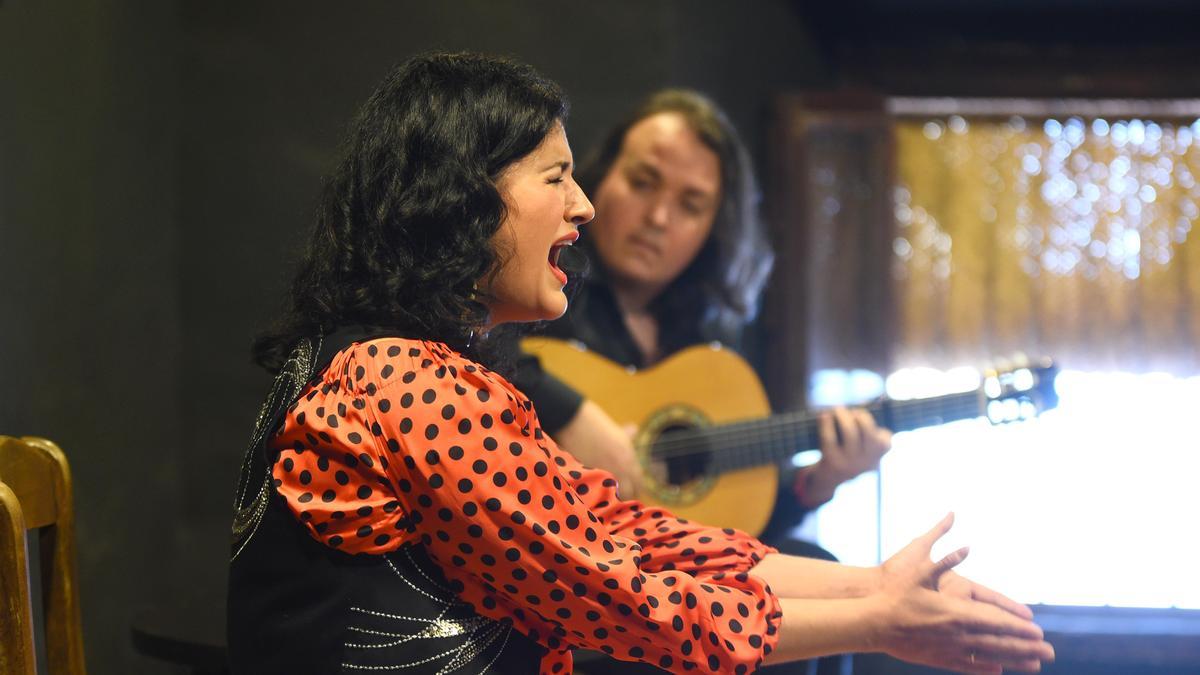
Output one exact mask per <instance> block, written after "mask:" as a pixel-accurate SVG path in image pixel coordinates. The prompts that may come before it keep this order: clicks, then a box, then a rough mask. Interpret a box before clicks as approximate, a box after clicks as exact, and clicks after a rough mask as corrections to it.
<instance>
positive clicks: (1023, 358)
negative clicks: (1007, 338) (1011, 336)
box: [1012, 352, 1029, 368]
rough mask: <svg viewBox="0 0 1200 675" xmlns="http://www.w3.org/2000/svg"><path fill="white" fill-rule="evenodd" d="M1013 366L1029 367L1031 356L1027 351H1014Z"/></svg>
mask: <svg viewBox="0 0 1200 675" xmlns="http://www.w3.org/2000/svg"><path fill="white" fill-rule="evenodd" d="M1012 367H1013V368H1028V367H1029V357H1028V356H1027V355H1026V354H1025V352H1013V356H1012Z"/></svg>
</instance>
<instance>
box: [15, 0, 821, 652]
mask: <svg viewBox="0 0 1200 675" xmlns="http://www.w3.org/2000/svg"><path fill="white" fill-rule="evenodd" d="M751 10H752V11H751ZM428 49H471V50H477V51H487V52H495V53H505V54H510V55H512V56H515V57H516V58H518V59H521V60H524V61H527V62H529V63H531V64H533V65H534V66H536V67H537V68H539V69H540V70H541V71H542V72H543V73H545V74H546V75H548V76H550V77H552V78H554V79H556V80H558V81H559V82H560V83H561V84H562V85H563V87H564V88H565V89H566V90H567V92H568V93H569V94H570V96H571V98H572V101H573V112H572V117H571V122H570V124H569V127H568V128H569V134H570V136H571V139H572V141H573V145H574V148H575V151H576V153H577V154H581V153H582V152H584V151H585V150H586V148H587V146H588V145H589V144H590V143H591V142H593V141H594V140H596V138H597V136H598V135H599V134H600V133H601V131H602V130H603V128H604V127H605V126H606V125H607V124H609V123H611V122H612V121H613V120H614V119H615V118H616V117H618V116H619V115H620V114H621V113H623V112H624V111H625V110H626V109H627V108H628V107H629V106H630V105H631V104H632V103H633V102H634V101H635V100H636V98H637V97H639V96H641V95H643V94H645V93H647V92H648V91H650V90H653V89H655V88H657V87H661V86H665V85H672V84H676V85H687V86H694V87H698V88H701V89H704V90H707V91H708V92H709V93H711V94H712V95H713V96H714V97H716V98H717V99H718V100H719V101H721V102H722V103H723V104H725V106H726V107H727V108H728V109H729V111H730V113H731V115H732V117H733V118H734V121H735V122H736V123H737V124H738V125H739V126H740V127H741V128H742V130H743V133H744V134H745V136H746V137H747V139H748V140H749V141H750V142H751V143H752V145H754V147H755V149H756V150H757V151H758V154H759V157H760V159H761V156H762V150H763V147H762V145H763V143H764V140H763V139H764V138H765V131H764V129H763V122H764V120H765V115H766V111H767V110H768V104H769V101H770V97H771V96H772V95H773V93H774V92H776V91H777V90H779V89H785V88H796V87H804V86H810V85H813V84H816V83H820V82H821V81H822V78H823V77H824V74H823V73H824V65H823V64H822V61H821V58H820V56H819V54H818V53H817V52H816V51H815V50H814V48H813V41H812V39H811V36H810V35H809V34H808V32H807V30H806V28H805V23H804V21H803V20H802V18H801V17H800V16H799V14H798V13H797V12H796V10H795V9H794V7H793V4H792V3H790V2H787V1H785V0H764V1H762V2H757V3H754V4H753V5H745V4H743V3H730V2H724V1H723V0H704V1H698V0H657V1H654V2H644V1H642V0H622V1H620V2H605V3H559V4H551V3H544V2H533V1H516V0H510V1H506V2H494V1H490V0H469V1H463V2H440V3H431V2H430V3H427V2H371V3H366V2H360V3H354V4H352V5H341V4H339V5H333V4H329V3H323V4H317V3H315V2H314V3H297V2H255V3H241V2H238V3H235V2H199V1H197V2H154V1H152V0H144V1H140V2H102V1H101V0H62V1H61V2H58V3H39V2H35V1H34V0H0V78H2V80H0V97H2V98H0V270H2V274H3V277H2V278H3V280H4V284H3V286H0V317H3V318H2V319H0V321H3V324H2V326H0V374H3V379H2V380H0V381H2V382H3V384H2V385H0V433H7V434H40V435H45V436H48V437H50V438H53V439H55V440H57V441H59V442H60V443H61V444H62V445H63V446H64V448H65V449H66V451H67V453H68V455H69V457H70V458H71V461H72V464H73V469H74V472H75V485H76V500H77V506H78V509H79V551H80V571H81V580H80V583H81V587H82V593H83V603H84V605H83V606H84V622H85V625H84V629H85V632H86V642H87V651H88V661H89V666H90V668H91V670H92V672H96V673H127V672H138V673H153V672H173V671H171V670H169V669H167V668H165V667H164V666H161V665H158V664H156V663H155V662H153V661H150V660H147V659H145V658H144V657H140V656H138V655H136V654H134V652H133V650H132V648H131V646H130V640H129V623H130V620H131V618H132V616H133V614H134V612H135V609H136V608H138V607H139V606H144V605H147V604H150V603H152V602H155V601H159V602H161V601H163V599H164V598H167V597H171V596H173V595H176V594H179V593H185V594H192V595H194V594H196V593H197V592H200V593H204V592H208V593H209V594H210V595H211V594H212V593H214V592H219V590H220V588H221V584H222V583H223V577H224V569H225V560H226V553H227V543H226V542H227V530H228V519H229V508H230V503H231V496H232V487H233V481H234V477H235V472H236V468H237V465H238V462H239V459H240V456H241V452H242V444H243V443H244V441H245V437H246V435H247V434H248V433H249V428H250V424H251V422H252V418H253V416H254V413H255V411H256V410H257V406H258V404H259V401H260V398H261V396H262V395H263V394H264V388H265V386H266V377H265V375H263V374H261V373H260V372H259V371H257V370H256V369H255V368H254V367H253V366H251V365H250V363H249V359H248V356H247V349H248V346H249V343H250V339H251V337H252V335H253V334H254V332H255V331H256V330H258V329H260V328H262V327H263V326H264V325H265V324H266V322H267V321H268V319H269V317H270V316H272V315H273V313H274V311H275V309H276V308H277V307H278V306H279V304H280V301H281V294H282V290H283V286H284V280H285V277H286V273H287V270H288V269H289V264H290V262H291V260H292V252H293V251H294V250H295V244H296V243H297V241H298V239H299V236H300V234H301V233H302V232H303V231H304V229H305V228H306V227H307V225H308V222H309V214H310V211H311V209H312V206H313V204H314V200H315V197H316V194H317V192H318V190H319V187H320V179H321V176H322V175H323V174H324V173H325V172H326V171H327V170H329V168H330V167H331V165H332V163H333V161H334V157H335V155H336V146H337V142H338V138H339V135H340V133H341V130H342V129H343V128H344V126H345V124H346V123H347V121H348V120H349V118H350V117H351V115H352V114H353V112H354V110H355V108H356V106H357V105H358V104H359V103H360V102H361V101H362V100H364V99H365V98H366V96H367V95H368V94H369V93H370V91H371V89H372V87H373V86H374V85H375V83H377V82H378V81H379V80H380V79H381V78H382V77H383V75H384V74H385V73H386V72H387V70H388V68H389V67H390V66H391V65H392V64H394V63H396V62H398V61H400V60H402V59H404V58H405V57H407V56H409V55H411V54H413V53H416V52H419V51H423V50H428ZM207 589H214V590H211V591H209V590H207Z"/></svg>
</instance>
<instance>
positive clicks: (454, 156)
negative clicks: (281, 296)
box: [253, 54, 567, 372]
mask: <svg viewBox="0 0 1200 675" xmlns="http://www.w3.org/2000/svg"><path fill="white" fill-rule="evenodd" d="M566 113H567V102H566V99H565V98H564V96H563V94H562V91H561V90H560V89H559V87H558V86H557V85H556V84H554V83H553V82H551V81H549V80H547V79H545V78H543V77H541V76H540V75H539V74H538V73H537V72H536V71H534V70H533V69H532V68H530V67H529V66H525V65H521V64H518V63H514V62H511V61H507V60H504V59H499V58H494V57H487V56H481V55H476V54H428V55H423V56H418V57H416V58H413V59H411V60H409V61H407V62H405V63H403V64H401V65H400V66H398V67H396V68H395V69H394V70H393V71H392V72H391V73H390V74H389V75H388V77H387V79H385V80H384V81H383V83H382V84H381V85H380V86H379V88H378V89H377V90H376V91H375V93H374V94H372V95H371V97H370V99H368V100H367V102H366V104H365V105H363V107H362V109H361V110H360V111H359V113H358V116H357V117H356V118H355V120H354V122H353V124H352V125H351V128H350V130H349V133H348V136H347V139H346V141H345V143H344V159H343V160H342V161H341V163H340V165H339V166H338V168H337V170H336V172H335V173H334V175H333V176H332V177H331V178H330V179H329V180H328V182H327V183H326V185H325V190H324V193H323V197H322V200H321V203H320V206H319V208H318V212H317V217H316V225H315V228H314V229H313V231H312V235H311V237H310V238H309V241H308V244H307V247H306V249H305V251H304V254H303V256H302V260H301V262H300V267H299V270H298V272H297V273H296V276H295V278H294V279H293V281H292V285H291V294H290V301H289V303H288V306H287V308H286V309H285V312H284V315H283V316H282V317H281V319H280V320H279V321H278V322H277V324H276V325H275V327H274V328H273V329H271V330H269V331H268V332H266V333H264V334H262V335H261V336H259V337H258V339H257V340H256V341H255V344H254V348H253V355H254V360H255V361H256V362H257V363H259V364H260V365H262V366H263V367H265V368H266V369H268V370H270V371H272V372H275V371H277V370H278V369H279V368H280V366H281V365H282V364H283V362H284V361H285V360H286V358H287V356H288V354H289V352H290V351H291V349H292V347H293V346H294V345H295V344H296V343H297V342H298V341H299V340H300V339H301V338H304V337H313V336H317V335H327V334H329V333H332V332H334V331H336V330H337V329H339V328H343V327H351V326H368V327H374V328H382V329H386V330H394V331H397V332H400V333H403V334H406V335H409V336H412V337H421V338H428V339H435V340H441V341H444V342H446V343H448V344H449V345H450V346H451V347H453V348H455V349H458V350H460V351H463V352H466V353H469V354H473V353H476V352H477V351H478V350H477V348H478V343H479V342H480V341H479V340H478V339H475V340H474V344H473V336H474V334H475V332H476V331H477V330H478V329H479V328H480V327H481V326H482V325H483V324H484V322H485V321H486V318H487V308H486V307H485V306H484V305H483V304H482V303H481V302H480V299H479V298H478V297H476V294H477V291H476V289H475V284H476V282H477V281H478V280H480V279H481V278H483V277H485V276H486V275H488V274H490V273H493V272H494V271H495V270H496V268H497V264H498V261H497V256H496V253H495V252H494V251H493V249H492V246H491V243H490V242H491V239H492V236H493V235H494V234H495V233H496V231H497V229H498V228H499V227H500V224H501V222H502V220H503V218H504V214H505V205H504V200H503V198H502V196H501V195H500V193H499V191H498V190H497V188H496V180H497V179H498V178H499V176H500V174H501V173H502V172H503V170H504V169H505V168H506V167H508V166H509V165H510V164H512V163H513V162H515V161H517V160H518V159H520V158H521V157H524V156H525V155H527V154H529V153H530V152H532V151H533V150H534V149H535V148H537V146H538V145H539V144H540V143H541V142H542V140H543V139H544V138H545V137H546V135H547V134H548V133H549V132H550V131H551V130H552V129H553V128H554V125H555V124H556V123H558V122H561V121H563V120H564V118H565V117H566Z"/></svg>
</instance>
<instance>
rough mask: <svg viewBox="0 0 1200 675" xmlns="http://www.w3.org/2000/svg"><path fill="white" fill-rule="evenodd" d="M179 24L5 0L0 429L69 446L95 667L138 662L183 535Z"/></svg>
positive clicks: (137, 12)
mask: <svg viewBox="0 0 1200 675" xmlns="http://www.w3.org/2000/svg"><path fill="white" fill-rule="evenodd" d="M177 26H178V23H177V16H176V9H175V8H174V6H172V5H171V4H169V3H145V4H143V5H140V6H136V7H133V6H129V5H128V4H120V5H118V4H116V3H114V4H112V5H106V4H100V3H95V2H61V3H40V2H32V1H16V0H7V1H6V2H4V3H0V278H2V279H3V281H2V283H0V374H2V379H0V382H2V384H0V433H4V434H10V435H22V434H36V435H42V436H47V437H49V438H51V439H53V440H55V441H57V442H58V443H59V444H61V445H62V447H63V448H64V450H65V451H66V452H67V454H68V457H69V458H70V460H71V462H72V468H73V472H74V484H75V499H76V505H77V508H78V511H79V514H78V525H77V526H78V537H79V548H78V550H79V572H80V580H79V582H80V586H81V588H82V589H83V610H84V620H85V629H86V631H87V649H88V659H89V662H90V664H91V665H92V668H93V672H97V673H110V672H112V673H115V672H138V669H137V668H133V663H134V661H133V660H132V657H131V656H130V655H129V651H130V650H129V647H128V644H129V637H128V635H129V621H130V618H131V613H132V611H133V608H134V607H135V606H136V605H138V604H139V603H142V602H145V601H148V600H150V599H152V598H155V597H158V596H159V595H160V594H161V592H162V589H163V581H164V580H165V579H166V577H167V576H168V575H169V574H170V573H171V570H172V568H173V567H175V555H176V552H177V551H178V550H179V543H180V542H181V541H184V540H187V539H190V538H191V535H190V533H189V528H187V527H186V526H181V519H180V513H181V511H180V494H179V486H180V484H181V470H182V464H181V459H182V456H183V453H184V448H183V447H182V446H181V445H180V444H179V442H178V437H179V432H180V419H181V410H182V407H181V402H182V397H181V389H180V375H181V373H182V372H183V371H182V366H183V364H182V362H181V360H180V358H179V357H180V351H181V347H182V341H181V329H182V327H183V320H182V308H181V306H180V302H179V297H180V296H179V270H180V267H181V258H180V248H179V244H180V232H179V228H178V219H177V218H176V208H177V204H178V201H177V197H178V192H177V186H176V180H175V175H176V168H177V166H178V159H179V157H178V153H177V152H176V147H175V146H176V137H177V129H178V114H177V113H178V95H177V92H178V75H177V73H178V67H177V63H176V60H175V54H176V44H177V41H178V30H177ZM210 473H211V474H216V473H217V472H216V471H212V472H210ZM213 480H223V477H221V478H215V479H213ZM222 492H228V490H227V489H222Z"/></svg>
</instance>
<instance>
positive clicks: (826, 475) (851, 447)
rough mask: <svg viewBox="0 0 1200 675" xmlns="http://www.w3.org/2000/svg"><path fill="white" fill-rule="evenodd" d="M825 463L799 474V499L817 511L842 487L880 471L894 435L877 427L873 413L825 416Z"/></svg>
mask: <svg viewBox="0 0 1200 675" xmlns="http://www.w3.org/2000/svg"><path fill="white" fill-rule="evenodd" d="M818 429H819V432H820V436H821V459H820V460H819V461H818V462H817V463H816V464H811V465H809V466H806V467H804V468H802V469H800V470H799V471H798V472H796V482H795V484H794V487H793V489H794V490H795V492H796V498H797V499H799V500H800V503H801V504H802V505H804V506H805V507H807V508H810V509H814V508H816V507H818V506H820V505H822V504H824V503H825V502H827V501H829V500H830V499H832V498H833V494H834V492H836V491H837V488H838V486H839V485H841V484H842V483H844V482H846V481H848V480H850V479H851V478H854V477H856V476H859V475H860V474H862V473H865V472H867V471H872V470H874V469H878V468H879V460H880V459H881V458H882V457H883V455H884V454H885V453H887V451H888V450H889V449H890V448H891V447H892V432H891V431H889V430H887V429H884V428H882V427H880V426H877V425H876V424H875V419H874V418H873V417H871V413H869V412H867V411H866V410H863V409H862V408H857V409H854V410H847V409H845V408H842V407H837V408H834V409H833V410H831V411H828V412H825V413H822V414H821V417H820V419H819V422H818Z"/></svg>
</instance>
